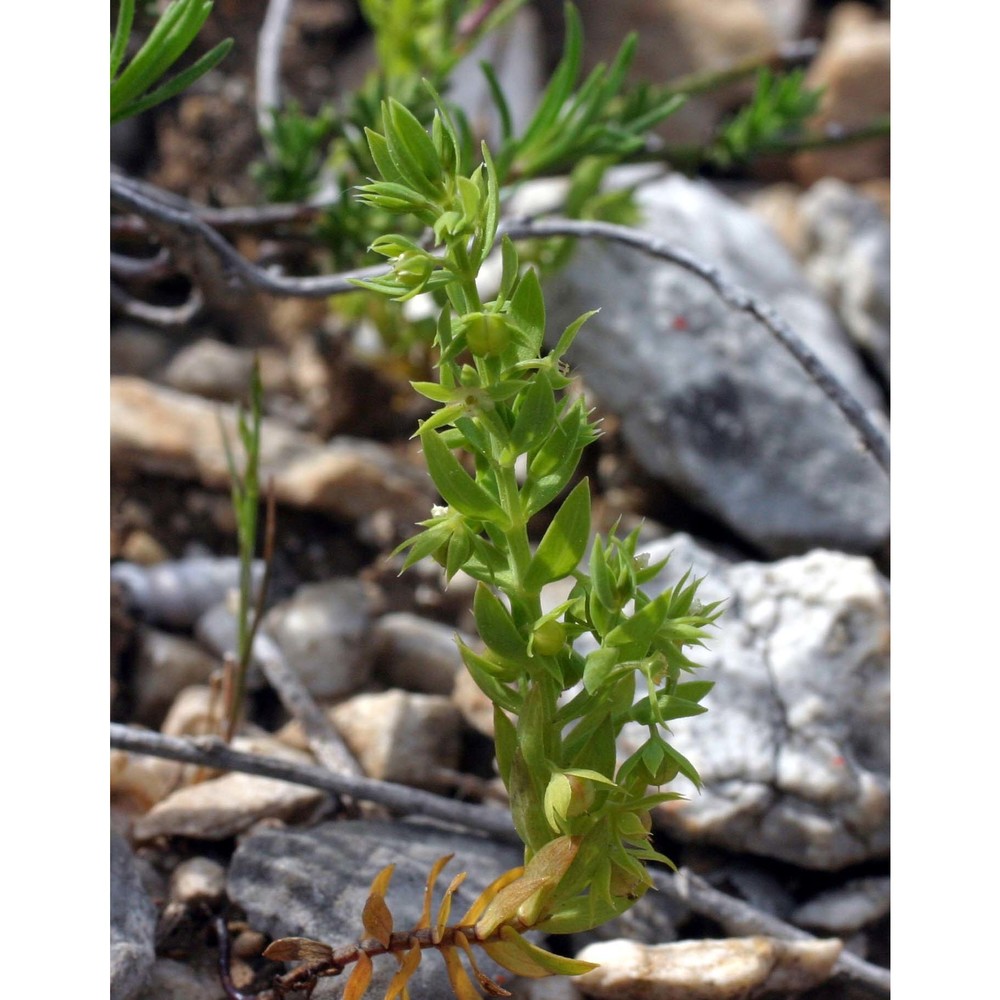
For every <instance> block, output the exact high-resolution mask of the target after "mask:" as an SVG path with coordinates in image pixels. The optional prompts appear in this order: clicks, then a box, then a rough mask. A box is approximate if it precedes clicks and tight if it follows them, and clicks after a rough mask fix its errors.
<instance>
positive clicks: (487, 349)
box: [465, 313, 510, 358]
mask: <svg viewBox="0 0 1000 1000" xmlns="http://www.w3.org/2000/svg"><path fill="white" fill-rule="evenodd" d="M466 320H467V324H466V327H465V336H466V341H467V343H468V345H469V350H470V351H471V352H472V353H473V354H475V355H476V357H477V358H495V357H497V356H499V355H500V354H502V353H503V352H504V351H505V350H506V349H507V347H508V345H509V344H510V327H509V326H508V325H507V320H505V319H504V318H503V316H501V315H500V314H499V313H470V314H469V315H468V316H467V317H466Z"/></svg>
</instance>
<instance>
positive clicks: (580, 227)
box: [498, 219, 889, 473]
mask: <svg viewBox="0 0 1000 1000" xmlns="http://www.w3.org/2000/svg"><path fill="white" fill-rule="evenodd" d="M504 234H506V235H507V236H509V237H510V238H511V239H512V240H522V239H538V238H540V237H546V236H573V237H587V238H590V239H604V240H614V241H615V242H616V243H623V244H624V245H625V246H629V247H632V248H633V249H635V250H639V251H641V252H642V253H645V254H648V255H649V256H651V257H657V258H659V259H660V260H665V261H669V262H670V263H671V264H676V265H677V266H678V267H682V268H684V270H685V271H689V272H690V273H691V274H695V275H697V276H698V277H699V278H701V279H702V280H704V281H706V282H707V283H708V284H709V285H711V286H712V288H713V289H714V291H715V293H716V294H717V295H718V296H719V298H720V299H722V301H723V302H725V303H726V305H728V306H730V307H732V308H733V309H735V310H737V311H738V312H743V313H746V314H747V315H749V316H752V317H753V318H754V319H755V320H757V322H758V323H760V324H761V325H762V326H763V327H764V328H765V329H766V330H767V331H768V333H770V334H771V335H772V336H773V337H774V338H775V339H777V341H778V342H779V343H780V344H781V345H782V346H783V347H784V348H785V350H787V351H788V353H789V354H791V355H792V357H793V358H795V360H796V361H797V362H798V363H799V364H800V365H801V366H802V368H803V369H804V370H805V372H806V374H807V375H808V376H809V378H811V379H812V380H813V382H815V383H816V384H817V385H818V386H819V387H820V389H822V390H823V392H824V393H826V395H827V397H828V398H829V399H830V400H831V401H832V402H833V403H834V405H835V406H836V407H837V408H838V409H839V410H840V412H841V413H842V414H843V415H844V416H845V417H846V419H847V421H848V423H850V425H851V426H852V427H853V428H854V429H855V430H856V431H857V432H858V434H859V436H860V437H861V440H862V441H863V442H864V444H865V447H866V448H868V450H869V451H870V452H871V453H872V456H873V457H874V458H875V460H876V461H877V462H878V464H879V465H880V466H881V467H882V469H883V470H884V471H885V472H886V473H888V471H889V441H888V438H887V437H886V435H885V434H884V433H883V432H882V431H881V430H880V429H879V428H878V427H877V426H876V425H875V423H874V422H873V421H872V419H871V418H870V417H869V416H868V413H867V411H866V410H865V409H864V407H862V406H861V404H860V403H859V402H858V401H857V400H856V399H855V398H854V397H853V396H852V395H851V394H850V393H849V392H848V391H847V390H846V389H845V388H844V387H843V386H842V385H841V384H840V382H839V381H837V379H836V378H835V377H834V376H833V375H832V374H831V372H830V370H829V369H828V368H827V367H826V365H824V364H823V362H822V361H820V360H819V358H818V357H817V356H816V355H815V354H814V353H813V352H812V350H810V348H809V347H807V346H806V344H805V343H804V342H803V340H802V338H801V337H799V335H798V334H797V333H795V331H794V330H793V329H792V328H791V327H790V326H789V325H788V324H787V323H786V322H785V321H784V320H783V319H782V318H781V317H780V316H779V315H778V314H777V313H776V312H775V311H774V310H773V309H772V308H771V307H770V306H768V305H765V304H764V303H763V302H761V301H760V300H759V299H756V298H754V296H752V295H751V294H750V293H749V292H748V291H746V290H745V289H743V288H740V287H738V286H737V285H734V284H732V283H731V282H730V281H729V280H728V279H726V278H725V277H723V275H722V272H721V271H720V270H719V269H718V268H717V267H713V266H712V265H710V264H705V263H703V262H702V261H700V260H698V258H697V257H695V256H694V255H693V254H690V253H688V252H687V251H686V250H681V249H679V248H677V247H674V246H671V244H669V243H667V241H666V240H662V239H660V238H659V237H656V236H652V235H650V234H649V233H645V232H642V231H641V230H638V229H630V228H629V227H627V226H618V225H614V224H613V223H610V222H591V221H580V220H576V219H511V220H508V221H506V222H504V223H501V225H500V227H499V230H498V235H501V236H502V235H504Z"/></svg>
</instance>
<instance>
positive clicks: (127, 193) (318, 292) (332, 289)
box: [111, 176, 388, 299]
mask: <svg viewBox="0 0 1000 1000" xmlns="http://www.w3.org/2000/svg"><path fill="white" fill-rule="evenodd" d="M111 199H112V202H114V203H116V204H117V205H118V206H119V207H120V208H124V209H127V210H128V211H130V212H134V213H135V214H136V215H138V216H140V217H141V218H143V219H145V220H146V221H147V222H149V223H151V224H158V225H159V226H161V227H162V226H164V225H167V226H173V227H176V228H177V229H179V230H181V231H182V232H183V233H185V234H186V235H187V236H188V237H189V238H191V239H194V240H197V241H198V242H199V243H200V244H201V245H202V246H203V247H204V248H205V249H207V250H211V251H212V253H213V254H214V255H215V256H216V257H217V258H218V260H219V262H220V263H221V264H222V267H223V270H224V273H225V275H226V278H227V280H228V282H229V285H230V286H231V288H233V289H238V288H240V287H241V286H242V287H243V288H245V289H246V288H256V289H259V290H260V291H263V292H268V293H269V294H271V295H287V296H293V297H298V298H313V299H324V298H326V297H327V296H329V295H343V294H346V293H348V292H356V291H357V290H358V289H357V286H356V285H354V284H353V283H352V282H353V280H354V279H356V278H374V277H378V276H380V275H383V274H385V273H386V272H387V270H388V268H387V267H385V266H384V265H379V266H376V267H365V268H360V269H358V270H356V271H345V272H343V273H342V274H334V275H319V276H317V277H306V278H289V277H285V276H284V275H277V274H273V273H271V272H270V271H265V270H264V269H263V268H260V267H258V266H257V265H255V264H252V263H251V262H250V261H248V260H247V259H246V258H245V257H243V256H242V255H241V254H240V253H239V252H238V251H237V250H236V249H235V248H234V247H233V246H231V245H230V244H229V243H228V242H227V241H226V240H225V239H224V238H223V237H222V236H221V235H220V234H219V232H218V231H217V230H215V229H213V228H212V227H211V226H210V225H208V223H206V222H204V221H203V220H202V219H201V218H200V217H199V214H198V212H197V211H196V210H195V206H194V205H192V204H191V202H188V201H186V200H184V199H178V198H177V197H176V196H172V197H170V198H169V199H166V198H163V197H161V193H160V192H159V190H158V189H157V188H155V187H153V185H151V184H141V183H138V182H136V181H133V180H131V179H128V180H127V179H125V178H123V177H120V176H112V178H111ZM179 201H180V202H183V207H181V206H179V205H178V202H179Z"/></svg>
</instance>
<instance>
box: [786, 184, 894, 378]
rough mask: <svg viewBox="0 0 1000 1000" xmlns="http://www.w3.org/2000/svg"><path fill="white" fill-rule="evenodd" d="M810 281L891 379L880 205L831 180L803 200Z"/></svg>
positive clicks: (884, 225) (885, 240)
mask: <svg viewBox="0 0 1000 1000" xmlns="http://www.w3.org/2000/svg"><path fill="white" fill-rule="evenodd" d="M801 211H802V217H803V222H804V225H805V237H806V255H807V259H806V263H805V272H806V275H807V277H808V278H809V280H810V281H811V282H812V283H813V284H814V285H815V286H816V287H817V288H818V289H819V290H820V292H821V293H822V294H823V296H824V297H825V298H826V299H827V301H828V302H829V303H830V304H831V305H832V306H833V308H834V309H836V311H837V315H838V316H839V317H840V320H841V322H842V323H843V324H844V326H845V327H846V328H847V331H848V333H849V334H850V335H851V337H852V339H853V340H854V342H855V343H856V344H857V345H858V347H859V348H860V349H861V350H862V351H864V353H865V354H866V355H867V356H868V357H869V358H871V360H872V362H873V363H874V364H875V365H876V366H877V368H878V371H879V374H880V375H881V376H882V377H883V378H884V379H885V380H886V381H887V382H888V380H889V220H888V219H887V218H886V217H885V215H884V214H883V213H882V210H881V208H879V206H878V204H877V203H876V202H874V201H872V199H870V198H866V197H865V196H864V195H863V194H860V193H859V192H858V191H857V190H855V188H853V187H851V185H850V184H845V183H844V182H843V181H839V180H836V179H835V178H832V177H829V178H826V179H824V180H821V181H820V182H819V183H818V184H816V185H815V186H814V187H812V188H811V189H810V190H809V191H807V192H806V193H805V194H804V195H803V196H802V203H801Z"/></svg>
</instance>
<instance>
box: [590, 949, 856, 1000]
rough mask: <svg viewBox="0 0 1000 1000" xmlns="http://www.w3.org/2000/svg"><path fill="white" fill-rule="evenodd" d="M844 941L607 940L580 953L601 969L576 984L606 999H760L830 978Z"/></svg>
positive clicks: (802, 989) (592, 995) (803, 987)
mask: <svg viewBox="0 0 1000 1000" xmlns="http://www.w3.org/2000/svg"><path fill="white" fill-rule="evenodd" d="M842 947H843V946H842V945H841V943H840V942H839V941H836V940H830V941H779V940H776V939H774V938H767V937H746V938H722V939H719V940H704V941H680V942H677V943H674V944H662V945H642V944H637V943H636V942H634V941H625V940H617V941H607V942H601V943H599V944H592V945H588V946H587V947H586V948H584V949H583V951H581V952H580V953H579V954H578V955H577V958H578V959H581V960H582V961H585V962H598V963H600V968H597V969H593V970H591V971H590V972H588V973H586V974H584V975H583V976H580V977H578V978H577V979H576V980H575V982H576V985H577V987H578V988H579V989H580V990H582V992H583V993H584V995H585V996H589V997H598V998H600V1000H754V998H756V997H760V996H763V995H764V994H767V993H775V992H778V991H787V992H790V993H791V992H801V991H804V990H807V989H811V988H812V987H814V986H818V985H820V984H821V983H823V982H825V981H826V980H827V979H828V978H829V977H830V974H831V972H832V971H833V966H834V963H835V962H836V961H837V958H838V957H839V956H840V952H841V949H842Z"/></svg>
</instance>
